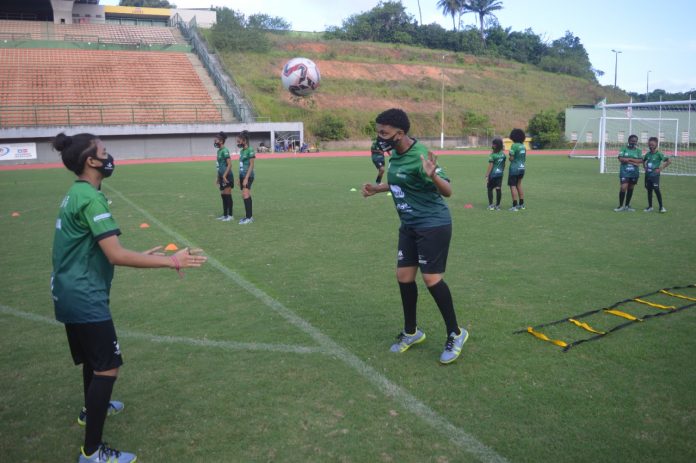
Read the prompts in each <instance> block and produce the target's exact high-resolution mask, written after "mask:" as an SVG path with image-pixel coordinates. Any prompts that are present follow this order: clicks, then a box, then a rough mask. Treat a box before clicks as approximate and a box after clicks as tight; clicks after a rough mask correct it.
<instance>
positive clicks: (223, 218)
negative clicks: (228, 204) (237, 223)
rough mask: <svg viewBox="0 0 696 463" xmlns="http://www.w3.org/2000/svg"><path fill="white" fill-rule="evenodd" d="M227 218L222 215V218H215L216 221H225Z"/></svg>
mask: <svg viewBox="0 0 696 463" xmlns="http://www.w3.org/2000/svg"><path fill="white" fill-rule="evenodd" d="M226 218H227V216H226V215H221V216H220V217H215V220H225V219H226Z"/></svg>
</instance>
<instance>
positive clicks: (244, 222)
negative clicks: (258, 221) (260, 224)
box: [239, 217, 254, 225]
mask: <svg viewBox="0 0 696 463" xmlns="http://www.w3.org/2000/svg"><path fill="white" fill-rule="evenodd" d="M252 222H254V218H253V217H249V218H246V217H245V218H243V219H242V220H240V221H239V225H246V224H249V223H252Z"/></svg>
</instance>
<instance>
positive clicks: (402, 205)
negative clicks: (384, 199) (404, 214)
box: [396, 203, 411, 211]
mask: <svg viewBox="0 0 696 463" xmlns="http://www.w3.org/2000/svg"><path fill="white" fill-rule="evenodd" d="M396 208H397V209H398V210H400V211H407V210H410V209H411V206H409V205H408V203H399V204H397V205H396Z"/></svg>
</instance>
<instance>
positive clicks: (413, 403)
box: [105, 184, 507, 463]
mask: <svg viewBox="0 0 696 463" xmlns="http://www.w3.org/2000/svg"><path fill="white" fill-rule="evenodd" d="M105 187H106V188H107V189H108V190H109V191H110V192H112V193H113V194H115V195H116V196H118V197H119V198H120V199H121V200H123V201H124V202H125V203H127V204H128V205H130V206H131V207H132V208H133V209H135V210H137V211H138V212H140V213H141V214H142V215H143V216H144V217H146V218H147V219H148V220H149V221H150V222H152V223H153V224H155V225H157V226H158V227H159V228H160V229H162V230H163V231H164V232H165V233H167V234H168V235H169V236H171V237H172V238H174V239H175V240H176V241H178V242H179V243H181V244H183V245H185V246H188V247H191V248H195V247H198V246H197V245H194V243H193V242H191V241H189V240H188V239H186V238H185V237H183V236H182V235H180V234H179V233H177V232H175V231H174V230H172V229H171V228H169V227H168V226H166V225H165V224H164V223H162V222H160V221H159V220H157V219H156V218H155V217H154V216H153V215H152V214H150V213H149V212H147V211H146V210H145V209H143V208H141V207H140V206H138V205H137V204H135V203H134V202H132V201H131V200H129V199H128V198H126V197H125V196H124V195H123V194H121V193H120V192H119V191H118V190H116V189H114V188H113V187H111V186H108V185H106V184H105ZM208 264H210V265H212V266H213V267H215V268H216V269H218V270H219V271H220V272H221V273H222V274H223V275H225V276H227V277H228V278H229V279H230V280H232V281H234V282H235V283H237V285H239V286H240V287H241V288H243V289H245V290H246V291H247V292H249V293H250V294H251V295H253V296H254V297H256V298H257V299H258V300H259V301H261V302H263V303H264V304H265V305H266V306H267V307H268V308H270V309H272V310H273V311H274V312H276V313H277V314H278V315H280V316H281V317H283V318H284V319H285V320H286V321H287V322H288V323H290V324H291V325H293V326H295V327H297V328H299V329H300V331H302V332H303V333H305V334H306V335H308V336H309V337H311V338H312V339H314V340H315V341H316V342H317V343H318V344H319V346H320V347H321V350H322V352H324V353H326V354H328V355H332V356H334V357H336V358H338V359H339V360H341V361H342V362H343V363H345V364H346V365H348V366H350V367H351V368H353V369H354V370H355V371H357V372H358V373H359V374H360V375H361V376H362V377H363V378H365V379H367V380H368V381H369V382H370V383H372V384H373V385H374V386H376V387H377V388H378V389H379V390H380V391H382V393H383V394H385V395H386V396H387V397H390V398H391V399H393V400H394V401H395V402H397V403H399V404H400V405H401V406H402V407H404V408H405V409H407V410H409V411H410V412H412V413H413V414H415V415H416V416H418V417H419V418H420V419H422V420H423V421H424V422H426V423H427V424H429V425H430V426H432V427H433V428H434V429H436V430H437V431H438V432H439V433H441V434H442V435H443V436H445V437H447V438H449V439H450V441H452V442H453V443H454V444H456V445H457V446H458V447H459V448H461V449H462V450H464V451H465V452H468V453H469V454H471V455H472V456H474V457H475V458H476V459H478V460H479V461H481V462H486V463H487V462H498V463H503V462H507V460H506V459H505V458H504V457H503V456H502V455H499V454H498V453H496V452H495V450H493V449H492V448H490V447H488V446H486V445H485V444H483V443H482V442H480V441H479V440H478V439H476V437H474V436H473V435H471V434H469V433H468V432H466V431H465V430H463V429H461V428H458V427H456V426H455V425H453V424H452V423H450V422H449V421H448V420H447V419H445V418H444V417H442V416H440V415H439V414H438V413H437V412H435V410H433V409H432V408H430V407H429V406H428V405H426V404H425V403H423V402H422V401H420V400H419V399H418V398H417V397H415V396H414V395H412V394H411V393H410V392H408V391H407V390H406V389H404V388H402V387H401V386H399V385H397V384H395V383H393V382H391V381H390V380H389V379H388V378H387V377H385V376H384V375H382V374H381V373H379V372H378V371H377V370H375V369H374V368H373V367H371V366H370V365H368V364H367V363H365V362H364V361H362V360H361V359H360V358H358V357H357V356H356V355H354V354H353V353H352V352H350V351H349V350H348V349H346V348H344V347H341V346H340V345H339V344H338V343H336V342H335V341H334V340H333V339H331V338H330V337H328V336H327V335H325V334H324V333H322V332H321V331H320V330H319V329H318V328H316V327H314V326H312V325H311V324H310V323H309V322H307V321H306V320H305V319H303V318H302V317H300V316H299V315H297V314H296V313H295V312H293V311H292V310H290V309H289V308H287V307H285V305H283V304H282V303H281V302H279V301H277V300H275V299H273V298H272V297H271V296H269V295H268V294H266V293H265V292H263V291H262V290H261V289H259V288H258V287H256V285H254V284H253V283H251V282H250V281H247V280H246V279H245V278H244V277H242V276H241V275H239V274H238V273H237V272H234V271H233V270H230V269H229V268H227V267H226V266H225V265H223V264H222V263H221V262H220V261H219V260H217V259H215V258H214V257H213V256H210V255H208Z"/></svg>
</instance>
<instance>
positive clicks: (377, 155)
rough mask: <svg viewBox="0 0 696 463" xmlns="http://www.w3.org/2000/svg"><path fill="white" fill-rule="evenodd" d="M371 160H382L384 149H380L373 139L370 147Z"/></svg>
mask: <svg viewBox="0 0 696 463" xmlns="http://www.w3.org/2000/svg"><path fill="white" fill-rule="evenodd" d="M370 152H371V155H372V162H384V151H382V150H381V149H380V147H379V145H378V144H377V141H376V140H375V141H374V142H373V143H372V146H371V147H370Z"/></svg>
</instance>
